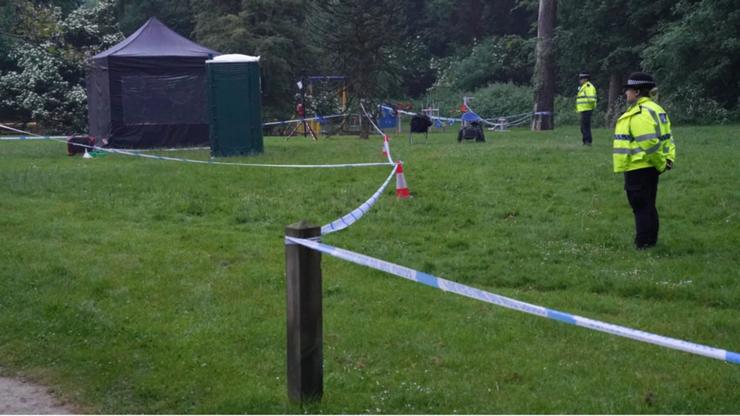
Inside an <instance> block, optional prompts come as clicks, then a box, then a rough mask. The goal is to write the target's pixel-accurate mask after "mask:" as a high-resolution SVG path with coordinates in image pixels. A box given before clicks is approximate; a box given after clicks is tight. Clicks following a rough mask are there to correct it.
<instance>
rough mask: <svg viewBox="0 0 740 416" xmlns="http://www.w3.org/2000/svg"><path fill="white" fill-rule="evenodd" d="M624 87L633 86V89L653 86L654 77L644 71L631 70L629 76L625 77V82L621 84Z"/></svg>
mask: <svg viewBox="0 0 740 416" xmlns="http://www.w3.org/2000/svg"><path fill="white" fill-rule="evenodd" d="M622 87H623V88H624V89H627V88H634V89H638V90H639V89H643V88H655V79H654V78H653V77H652V75H650V74H646V73H645V72H633V73H631V74H630V76H629V78H627V82H626V83H625V84H624V85H623V86H622Z"/></svg>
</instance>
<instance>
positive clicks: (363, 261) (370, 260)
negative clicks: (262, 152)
mask: <svg viewBox="0 0 740 416" xmlns="http://www.w3.org/2000/svg"><path fill="white" fill-rule="evenodd" d="M285 244H286V245H289V244H299V245H302V246H304V247H308V248H310V249H313V250H316V251H320V252H322V253H326V254H328V255H330V256H333V257H337V258H339V259H342V260H346V261H348V262H350V263H355V264H359V265H361V266H366V267H369V268H371V269H375V270H380V271H384V272H386V273H390V274H392V275H395V276H398V277H402V278H404V279H408V280H411V281H413V282H417V283H421V284H424V285H427V286H431V287H433V288H436V289H440V290H442V291H444V292H451V293H455V294H457V295H461V296H465V297H468V298H471V299H476V300H479V301H482V302H486V303H491V304H494V305H498V306H501V307H504V308H507V309H512V310H516V311H519V312H524V313H528V314H530V315H535V316H539V317H541V318H548V319H552V320H556V321H560V322H564V323H566V324H571V325H575V326H580V327H583V328H588V329H592V330H595V331H600V332H605V333H607V334H612V335H616V336H620V337H624V338H630V339H634V340H637V341H641V342H646V343H649V344H655V345H659V346H661V347H666V348H670V349H674V350H679V351H684V352H688V353H691V354H696V355H701V356H704V357H709V358H714V359H717V360H722V361H726V362H728V363H732V364H740V354H739V353H737V352H733V351H728V350H723V349H719V348H714V347H709V346H706V345H702V344H695V343H693V342H688V341H683V340H680V339H676V338H669V337H664V336H662V335H656V334H652V333H650V332H645V331H640V330H637V329H632V328H627V327H624V326H619V325H614V324H609V323H606V322H601V321H596V320H593V319H589V318H584V317H582V316H578V315H572V314H569V313H566V312H560V311H557V310H554V309H549V308H545V307H542V306H537V305H533V304H531V303H526V302H522V301H518V300H516V299H511V298H507V297H505V296H501V295H497V294H495V293H491V292H487V291H485V290H480V289H476V288H474V287H470V286H466V285H463V284H460V283H457V282H453V281H451V280H446V279H442V278H440V277H436V276H432V275H431V274H427V273H424V272H420V271H418V270H414V269H411V268H408V267H405V266H401V265H398V264H394V263H391V262H389V261H385V260H380V259H376V258H374V257H370V256H367V255H364V254H359V253H355V252H353V251H349V250H345V249H342V248H339V247H334V246H330V245H328V244H324V243H321V242H319V241H316V240H315V239H302V238H296V237H289V236H285Z"/></svg>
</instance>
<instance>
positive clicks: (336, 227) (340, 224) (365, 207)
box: [0, 124, 402, 234]
mask: <svg viewBox="0 0 740 416" xmlns="http://www.w3.org/2000/svg"><path fill="white" fill-rule="evenodd" d="M0 127H4V128H8V129H11V130H14V131H18V132H21V133H27V134H31V135H33V133H30V132H24V131H22V130H17V129H14V128H12V127H8V126H5V125H3V124H0ZM31 137H33V136H31ZM60 137H64V136H60ZM45 138H46V139H49V140H52V141H58V142H65V143H66V141H64V140H59V139H56V138H51V137H49V136H46V137H45ZM79 146H82V147H85V148H91V149H94V150H103V151H106V152H110V153H118V154H123V155H128V156H136V157H143V158H149V159H156V160H167V161H177V162H190V163H203V164H212V165H232V166H234V165H236V166H256V167H278V168H339V167H360V166H387V165H392V166H393V170H391V173H390V174H389V175H388V177H387V178H386V180H385V182H383V184H382V185H381V186H380V188H378V190H377V191H375V193H374V194H373V195H372V196H371V197H370V198H369V199H368V200H367V201H365V202H364V203H363V204H362V205H360V206H359V207H358V208H356V209H354V210H353V211H351V212H350V213H349V214H346V215H344V216H342V217H340V218H339V219H336V220H334V221H332V222H330V223H328V224H326V225H324V226H323V227H322V228H321V232H322V234H329V233H333V232H335V231H340V230H343V229H345V228H347V227H349V226H350V225H352V224H354V223H355V222H356V221H357V220H359V219H360V218H362V216H363V215H365V214H366V213H367V212H368V211H369V210H370V208H372V207H373V205H375V203H376V202H377V200H378V198H379V197H380V195H381V194H382V193H383V191H384V190H385V188H386V187H387V186H388V183H389V182H390V180H391V178H393V175H394V174H395V173H396V169H397V166H398V164H400V163H402V162H400V161H399V162H397V163H394V162H393V161H392V160H391V158H390V156H389V157H388V162H378V163H352V164H335V165H277V164H255V163H229V162H217V161H211V160H207V161H206V160H192V159H182V158H174V157H166V156H158V155H150V154H146V153H140V152H135V151H129V150H122V149H105V148H100V147H97V146H89V145H84V144H80V145H79ZM384 146H385V148H386V149H387V150H388V155H390V147H389V145H388V142H387V140H386V141H385V142H384Z"/></svg>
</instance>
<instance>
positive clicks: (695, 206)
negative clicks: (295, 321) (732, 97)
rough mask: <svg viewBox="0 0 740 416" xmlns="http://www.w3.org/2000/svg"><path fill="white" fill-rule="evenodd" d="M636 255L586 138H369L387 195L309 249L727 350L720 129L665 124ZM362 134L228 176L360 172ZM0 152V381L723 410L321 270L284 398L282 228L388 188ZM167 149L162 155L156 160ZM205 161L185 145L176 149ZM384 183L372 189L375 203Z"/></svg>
mask: <svg viewBox="0 0 740 416" xmlns="http://www.w3.org/2000/svg"><path fill="white" fill-rule="evenodd" d="M675 134H676V136H677V142H678V152H679V154H678V156H679V157H678V160H677V161H676V169H675V170H674V171H672V172H670V173H668V174H666V175H664V176H662V177H661V184H660V190H659V196H658V205H659V210H660V213H661V235H660V242H659V245H658V246H657V247H656V248H655V249H654V250H652V251H648V252H637V251H635V250H634V249H633V248H632V247H631V240H632V237H633V236H632V233H633V222H632V221H633V220H632V214H631V212H630V210H629V206H628V205H627V201H626V198H625V196H624V193H623V191H622V179H621V177H620V176H618V175H615V174H613V173H611V151H610V132H609V131H607V130H599V129H597V130H595V144H594V146H593V147H592V148H584V147H583V146H581V145H580V137H579V133H578V132H577V130H576V129H575V128H571V127H566V128H559V129H557V130H555V131H552V132H542V133H532V132H529V131H526V130H517V131H512V132H506V133H496V134H494V133H488V135H487V136H488V139H489V141H488V142H487V143H485V144H473V143H466V144H462V145H458V144H457V143H456V142H455V141H454V139H453V133H447V134H436V135H432V136H431V137H430V139H429V143H428V144H420V143H419V142H418V140H417V143H416V144H413V145H410V144H408V142H407V140H406V139H405V135H394V137H396V138H394V139H393V140H392V142H391V146H392V151H393V155H394V157H396V158H398V159H403V160H404V161H405V162H406V164H405V175H406V179H407V181H408V183H409V188H410V189H411V192H412V194H413V195H414V198H412V199H410V200H405V201H401V200H397V199H396V198H395V197H394V196H393V189H389V190H388V191H387V192H386V195H385V196H384V197H383V198H381V199H380V201H379V202H378V204H377V205H376V206H375V208H374V209H373V210H372V211H371V212H370V213H368V214H367V215H366V216H365V217H364V218H363V219H362V220H360V221H359V222H357V223H356V224H354V225H353V226H352V227H350V228H349V229H347V230H345V231H342V232H339V233H335V234H332V235H329V236H326V237H325V238H324V241H326V242H328V243H329V244H333V245H337V246H339V247H343V248H347V249H351V250H355V251H358V252H361V253H365V254H368V255H371V256H375V257H378V258H382V259H385V260H389V261H393V262H396V263H400V264H402V265H406V266H409V267H413V268H417V269H419V270H423V271H426V272H429V273H432V274H435V275H437V276H440V277H444V278H447V279H450V280H455V281H458V282H461V283H465V284H469V285H472V286H475V287H478V288H481V289H485V290H489V291H492V292H495V293H499V294H502V295H506V296H510V297H513V298H516V299H520V300H523V301H527V302H531V303H535V304H538V305H542V306H546V307H550V308H555V309H559V310H563V311H567V312H571V313H575V314H579V315H582V316H586V317H590V318H594V319H600V320H604V321H607V322H611V323H616V324H621V325H625V326H629V327H633V328H638V329H642V330H646V331H650V332H655V333H658V334H661V335H666V336H671V337H676V338H680V339H686V340H690V341H693V342H698V343H704V344H708V345H711V346H715V347H719V348H725V349H729V350H734V351H738V350H740V281H738V277H740V275H739V273H738V266H739V265H740V257H739V256H738V247H740V227H738V223H739V221H740V218H738V212H740V186H738V185H739V183H738V178H739V177H740V176H739V174H740V168H738V164H737V162H736V161H737V159H738V157H740V150H738V147H737V139H738V137H737V136H738V126H725V127H687V128H680V127H679V128H676V131H675ZM380 149H381V141H380V140H379V139H378V137H377V136H376V137H375V138H373V139H371V140H369V141H363V140H358V139H355V138H348V137H338V138H331V139H322V140H320V141H318V142H312V141H309V140H304V139H302V138H296V139H290V140H287V141H286V140H284V139H282V138H267V139H266V152H265V154H264V155H262V156H258V157H251V158H236V159H229V161H231V160H234V161H247V162H255V163H261V162H264V163H346V162H366V161H382V160H383V159H382V157H381V155H380ZM64 152H65V148H64V145H62V144H59V143H53V142H0V230H2V236H3V238H2V239H1V240H0V367H2V368H3V372H4V373H5V374H6V375H16V374H17V375H24V376H26V377H30V378H32V379H35V380H37V381H40V382H43V383H47V384H49V385H51V386H53V387H54V388H55V390H56V392H57V393H58V394H60V395H61V396H62V397H63V398H65V399H68V400H70V401H72V402H74V403H76V404H77V405H78V406H79V409H80V410H81V411H87V412H96V413H97V412H103V413H300V412H304V411H308V412H316V413H738V411H740V395H739V394H738V386H739V385H740V368H738V366H737V365H731V364H728V363H724V362H721V361H717V360H712V359H708V358H704V357H698V356H694V355H690V354H687V353H683V352H678V351H673V350H668V349H664V348H660V347H657V346H652V345H648V344H642V343H638V342H635V341H631V340H627V339H622V338H617V337H614V336H610V335H606V334H602V333H595V332H592V331H589V330H586V329H582V328H577V327H573V326H570V325H564V324H561V323H558V322H554V321H550V320H545V319H541V318H537V317H533V316H529V315H524V314H521V313H518V312H514V311H509V310H505V309H501V308H498V307H496V306H493V305H488V304H483V303H480V302H476V301H473V300H469V299H465V298H461V297H458V296H455V295H450V294H445V293H443V292H441V291H437V290H434V289H431V288H428V287H425V286H421V285H418V284H414V283H412V282H408V281H404V280H401V279H398V278H395V277H393V276H389V275H385V274H383V273H380V272H376V271H373V270H369V269H365V268H362V267H359V266H355V265H352V264H349V263H346V262H343V261H341V260H337V259H333V258H330V257H324V260H323V274H324V296H325V298H324V334H325V339H324V356H325V364H324V368H325V370H324V371H325V373H324V374H325V395H324V398H323V400H322V402H321V403H320V404H315V405H312V406H309V407H306V408H300V407H296V406H293V405H290V404H289V403H288V401H287V399H286V385H285V312H284V311H285V293H284V288H285V286H284V285H285V283H284V264H283V263H284V247H283V239H282V236H283V230H284V227H285V226H286V225H287V224H290V223H293V222H296V221H298V220H301V219H307V220H310V221H313V222H315V223H316V224H319V225H321V224H325V223H327V222H329V221H332V220H334V219H336V218H337V217H339V216H341V215H343V214H345V213H347V212H349V211H350V210H352V209H354V208H355V207H357V206H358V205H359V204H360V203H362V202H363V201H364V200H365V199H367V198H368V197H369V196H370V195H371V194H372V193H373V192H375V190H376V189H377V187H378V186H379V185H380V184H381V182H382V180H383V179H384V178H385V177H386V175H387V174H388V173H389V172H390V168H387V167H375V168H359V169H315V170H296V169H265V168H246V167H231V166H212V165H195V164H183V163H175V162H165V161H153V160H146V159H139V158H131V157H124V156H108V157H105V158H97V159H93V160H85V159H82V158H79V157H77V158H73V157H67V156H65V155H64ZM171 155H172V154H170V153H168V156H171ZM176 155H180V156H183V157H188V158H199V159H205V158H207V152H206V151H202V152H197V151H196V152H192V151H191V152H180V153H176ZM391 188H392V186H391Z"/></svg>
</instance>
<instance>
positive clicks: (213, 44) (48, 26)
mask: <svg viewBox="0 0 740 416" xmlns="http://www.w3.org/2000/svg"><path fill="white" fill-rule="evenodd" d="M151 16H156V17H158V18H159V19H160V20H162V21H163V22H164V23H165V24H167V25H168V26H170V27H171V28H172V29H174V30H175V31H177V32H179V33H180V34H182V35H184V36H186V37H189V38H191V39H192V40H194V41H196V42H198V43H201V44H203V45H205V46H207V47H210V48H212V49H215V50H218V51H221V52H223V53H244V54H250V55H260V56H261V57H262V61H261V68H262V74H263V75H262V81H263V104H264V108H265V115H266V117H268V118H284V117H289V116H290V115H291V113H292V108H293V105H294V96H295V94H296V93H297V89H296V84H295V83H296V81H297V80H299V79H300V78H301V77H304V76H306V75H317V74H325V75H328V74H333V75H337V74H341V75H346V76H348V78H349V83H348V86H349V90H350V96H351V97H353V99H354V103H355V104H356V103H357V102H358V101H359V100H360V99H364V100H367V101H368V102H377V101H379V100H387V99H397V100H414V99H415V100H418V101H424V100H427V101H428V100H429V98H428V97H434V99H435V100H437V101H439V102H441V103H442V104H443V105H442V107H443V108H444V109H445V110H446V111H447V110H450V111H451V109H452V108H454V105H453V103H454V102H456V101H457V102H459V100H460V97H461V96H462V95H478V96H481V97H489V98H487V100H488V101H485V100H484V101H482V102H481V106H483V109H482V110H481V112H483V113H486V111H485V110H488V111H505V110H503V109H502V107H501V106H502V103H526V101H527V100H526V99H525V98H523V97H524V96H528V97H529V100H530V102H529V105H528V108H527V110H531V94H532V74H533V69H534V48H535V42H534V40H535V37H536V33H537V31H536V23H537V22H536V16H537V1H535V0H408V1H402V2H399V1H393V0H372V1H371V0H358V1H352V2H349V1H341V0H13V1H10V0H3V1H2V2H0V51H2V53H0V121H8V120H20V121H29V120H34V121H39V122H41V123H43V124H44V125H45V126H46V127H48V128H50V129H52V130H56V131H70V130H78V131H79V130H84V126H85V123H86V121H85V116H86V111H85V105H86V101H85V95H84V77H85V61H86V59H87V58H89V57H90V56H91V55H92V54H94V53H97V52H100V51H102V50H104V49H106V48H108V47H110V46H111V45H113V44H115V42H117V41H119V40H120V39H122V38H123V36H124V35H129V34H131V33H132V32H133V31H135V30H136V29H137V28H138V27H139V26H140V25H141V24H143V23H144V22H145V21H146V19H148V18H149V17H151ZM737 27H740V10H739V9H738V8H737V1H736V0H678V1H675V0H656V1H651V2H644V1H639V0H560V1H559V4H558V16H557V28H556V37H555V47H556V52H555V56H556V57H557V58H556V59H557V80H558V84H557V93H558V94H559V95H560V96H561V98H558V99H556V103H559V107H560V108H556V111H560V112H562V113H563V116H565V115H566V114H565V113H566V112H570V110H571V109H570V108H568V106H570V105H571V102H570V101H569V100H570V99H571V98H572V96H573V95H574V91H575V87H576V85H577V83H576V79H575V76H576V74H577V73H578V72H579V71H581V70H584V69H585V70H588V71H590V72H592V73H593V74H594V82H595V83H596V85H597V86H598V87H599V95H600V100H599V110H600V111H601V112H602V114H605V115H607V116H608V117H612V118H613V116H614V115H615V114H617V113H618V111H619V110H620V109H621V103H620V101H619V95H620V94H619V93H620V90H619V86H620V85H621V83H622V81H623V80H624V79H625V78H626V76H627V75H628V74H629V73H630V72H631V71H635V70H640V69H643V70H647V71H650V72H653V73H654V74H655V75H656V77H657V79H658V81H659V83H660V92H661V101H663V102H664V103H665V105H666V106H667V107H669V108H670V110H671V112H672V114H674V119H676V120H678V119H680V120H684V121H689V122H718V121H724V120H730V119H737V117H738V93H739V92H740V78H739V77H738V68H740V35H738V31H737ZM499 84H506V85H508V86H506V87H504V86H500V87H498V86H497V85H499ZM493 92H495V93H493ZM496 94H499V95H498V96H497V95H496ZM517 105H521V106H523V105H525V104H517ZM557 105H558V104H556V106H557ZM518 110H521V108H511V109H510V111H511V112H517V111H518ZM562 119H563V118H561V120H562Z"/></svg>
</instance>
